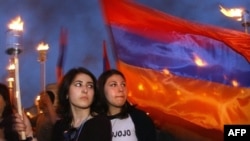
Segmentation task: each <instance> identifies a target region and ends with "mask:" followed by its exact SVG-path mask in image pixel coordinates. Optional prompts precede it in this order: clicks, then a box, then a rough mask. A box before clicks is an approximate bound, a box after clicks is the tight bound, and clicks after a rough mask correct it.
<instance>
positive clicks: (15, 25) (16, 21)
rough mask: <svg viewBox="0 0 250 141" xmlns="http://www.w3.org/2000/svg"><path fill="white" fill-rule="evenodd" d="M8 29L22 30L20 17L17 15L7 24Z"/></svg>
mask: <svg viewBox="0 0 250 141" xmlns="http://www.w3.org/2000/svg"><path fill="white" fill-rule="evenodd" d="M9 29H13V30H18V31H22V30H23V21H22V20H21V18H20V17H17V18H16V19H14V20H13V21H12V22H11V23H10V24H9Z"/></svg>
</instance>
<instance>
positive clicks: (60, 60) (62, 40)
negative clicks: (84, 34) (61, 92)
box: [56, 27, 68, 83]
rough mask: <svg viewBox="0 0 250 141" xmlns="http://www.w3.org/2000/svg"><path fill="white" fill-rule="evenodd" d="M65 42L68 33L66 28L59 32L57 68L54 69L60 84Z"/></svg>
mask: <svg viewBox="0 0 250 141" xmlns="http://www.w3.org/2000/svg"><path fill="white" fill-rule="evenodd" d="M67 40H68V31H67V29H66V28H64V27H62V28H61V31H60V39H59V56H58V60H57V67H56V75H57V82H58V83H60V81H61V79H62V77H63V65H64V59H65V52H66V46H67Z"/></svg>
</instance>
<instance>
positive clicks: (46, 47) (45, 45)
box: [37, 42, 49, 51]
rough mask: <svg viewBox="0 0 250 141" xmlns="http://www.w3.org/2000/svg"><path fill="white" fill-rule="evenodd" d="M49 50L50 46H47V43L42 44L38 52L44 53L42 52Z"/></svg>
mask: <svg viewBox="0 0 250 141" xmlns="http://www.w3.org/2000/svg"><path fill="white" fill-rule="evenodd" d="M48 49H49V45H48V44H45V43H43V42H42V43H40V44H39V45H38V47H37V50H38V51H42V50H48Z"/></svg>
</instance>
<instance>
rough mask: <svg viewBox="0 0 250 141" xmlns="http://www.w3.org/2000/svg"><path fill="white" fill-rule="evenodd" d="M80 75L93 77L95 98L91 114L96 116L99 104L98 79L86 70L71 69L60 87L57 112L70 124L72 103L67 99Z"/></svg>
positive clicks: (81, 68)
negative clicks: (97, 104)
mask: <svg viewBox="0 0 250 141" xmlns="http://www.w3.org/2000/svg"><path fill="white" fill-rule="evenodd" d="M78 74H86V75H89V76H90V77H91V79H92V80H93V85H94V98H93V102H92V104H91V106H90V114H91V115H92V116H94V114H95V109H96V108H95V107H96V103H97V96H98V95H97V86H96V77H95V76H94V75H93V74H92V73H91V72H90V71H89V70H87V69H86V68H83V67H78V68H72V69H70V70H69V71H68V72H67V73H66V74H65V75H64V77H63V79H62V81H61V83H60V85H59V87H58V108H57V112H58V114H59V116H60V117H61V118H63V119H65V120H66V122H68V123H70V122H71V120H72V118H73V117H72V113H71V110H70V103H69V100H68V98H67V95H68V92H69V88H70V85H71V84H72V82H73V80H74V79H75V77H76V76H77V75H78Z"/></svg>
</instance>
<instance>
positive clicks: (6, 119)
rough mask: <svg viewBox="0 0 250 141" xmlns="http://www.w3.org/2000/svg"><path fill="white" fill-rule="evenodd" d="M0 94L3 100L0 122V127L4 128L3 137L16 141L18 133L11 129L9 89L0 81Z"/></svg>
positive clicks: (11, 111) (11, 110) (11, 112)
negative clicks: (3, 105) (0, 119)
mask: <svg viewBox="0 0 250 141" xmlns="http://www.w3.org/2000/svg"><path fill="white" fill-rule="evenodd" d="M0 95H1V96H2V97H3V100H4V101H5V107H4V110H3V113H2V119H3V120H2V121H1V122H0V128H3V129H4V138H5V139H6V140H8V141H9V140H10V141H18V140H19V139H18V134H17V132H16V131H14V130H13V129H12V127H13V124H14V122H13V119H12V114H13V109H12V105H11V101H10V91H9V89H8V87H7V86H6V85H5V84H3V83H0Z"/></svg>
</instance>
